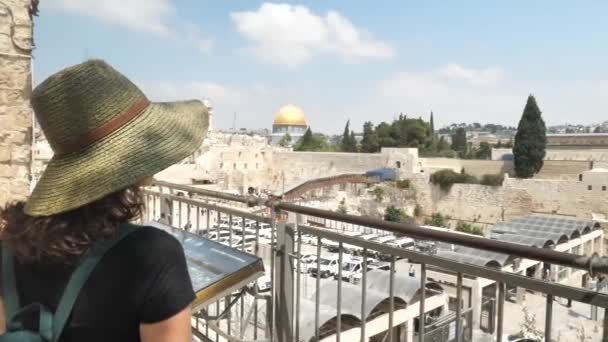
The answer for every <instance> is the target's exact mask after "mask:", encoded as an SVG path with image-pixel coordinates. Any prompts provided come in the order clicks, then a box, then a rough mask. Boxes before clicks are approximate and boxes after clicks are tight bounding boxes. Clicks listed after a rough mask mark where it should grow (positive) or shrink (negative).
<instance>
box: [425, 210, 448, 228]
mask: <svg viewBox="0 0 608 342" xmlns="http://www.w3.org/2000/svg"><path fill="white" fill-rule="evenodd" d="M449 219H450V217H449V216H443V215H441V213H434V214H433V215H431V217H428V218H426V219H425V220H424V224H425V225H428V226H434V227H444V228H448V220H449Z"/></svg>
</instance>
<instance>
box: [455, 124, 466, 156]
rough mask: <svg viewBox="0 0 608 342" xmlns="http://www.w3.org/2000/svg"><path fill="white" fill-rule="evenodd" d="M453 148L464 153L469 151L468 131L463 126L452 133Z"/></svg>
mask: <svg viewBox="0 0 608 342" xmlns="http://www.w3.org/2000/svg"><path fill="white" fill-rule="evenodd" d="M452 150H454V151H457V152H459V153H462V154H466V152H467V132H466V131H465V130H464V128H462V127H460V128H458V129H457V130H456V132H455V133H454V134H452Z"/></svg>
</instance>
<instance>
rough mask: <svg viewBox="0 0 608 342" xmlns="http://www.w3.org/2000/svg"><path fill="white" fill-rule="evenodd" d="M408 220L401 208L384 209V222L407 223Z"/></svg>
mask: <svg viewBox="0 0 608 342" xmlns="http://www.w3.org/2000/svg"><path fill="white" fill-rule="evenodd" d="M407 219H408V216H407V214H406V213H405V211H403V209H401V208H395V207H394V206H392V205H391V206H388V207H387V208H386V209H384V221H390V222H405V221H406V220H407Z"/></svg>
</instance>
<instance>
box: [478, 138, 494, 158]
mask: <svg viewBox="0 0 608 342" xmlns="http://www.w3.org/2000/svg"><path fill="white" fill-rule="evenodd" d="M476 152H477V159H491V158H492V146H490V144H488V143H487V142H485V141H483V142H480V143H479V148H478V149H477V151H476Z"/></svg>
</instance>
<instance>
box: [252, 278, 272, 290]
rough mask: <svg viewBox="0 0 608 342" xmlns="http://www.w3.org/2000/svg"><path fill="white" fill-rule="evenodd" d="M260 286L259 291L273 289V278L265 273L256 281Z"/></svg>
mask: <svg viewBox="0 0 608 342" xmlns="http://www.w3.org/2000/svg"><path fill="white" fill-rule="evenodd" d="M256 284H257V286H258V292H266V291H270V289H272V279H270V276H269V275H266V274H264V275H263V276H261V277H260V278H258V280H257V281H256Z"/></svg>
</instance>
